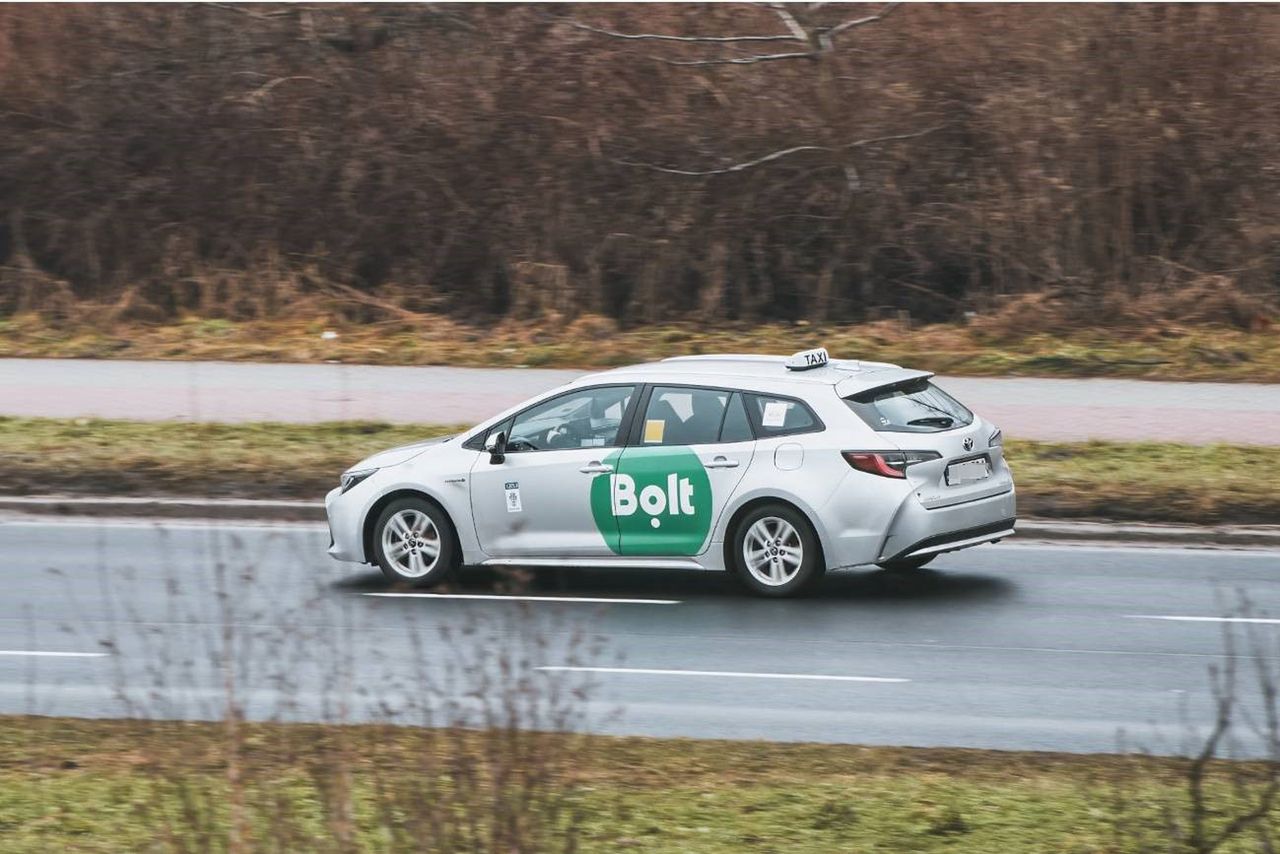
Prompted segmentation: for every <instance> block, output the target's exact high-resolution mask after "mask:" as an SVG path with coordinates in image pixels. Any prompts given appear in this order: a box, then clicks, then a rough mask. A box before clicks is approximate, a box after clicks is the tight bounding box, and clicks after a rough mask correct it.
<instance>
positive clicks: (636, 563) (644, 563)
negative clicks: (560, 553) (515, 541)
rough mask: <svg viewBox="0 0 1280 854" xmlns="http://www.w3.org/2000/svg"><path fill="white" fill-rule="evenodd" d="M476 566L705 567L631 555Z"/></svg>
mask: <svg viewBox="0 0 1280 854" xmlns="http://www.w3.org/2000/svg"><path fill="white" fill-rule="evenodd" d="M476 566H579V567H590V568H593V569H603V568H607V567H617V568H619V569H705V570H709V569H710V567H706V566H703V565H702V564H700V563H698V562H697V561H696V560H693V559H692V558H632V557H615V558H609V557H596V558H590V557H585V558H584V557H522V558H514V557H512V558H507V557H502V558H489V559H488V560H483V561H480V563H478V564H476Z"/></svg>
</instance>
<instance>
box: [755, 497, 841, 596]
mask: <svg viewBox="0 0 1280 854" xmlns="http://www.w3.org/2000/svg"><path fill="white" fill-rule="evenodd" d="M732 548H733V551H732V553H731V558H732V563H731V566H732V567H733V571H734V574H735V575H736V576H737V577H738V580H739V581H741V582H742V584H743V585H745V586H746V588H747V589H748V590H750V591H751V592H752V593H755V594H756V595H758V596H772V597H784V596H795V595H797V594H799V593H801V592H803V591H804V590H805V589H806V588H808V587H809V586H811V585H812V584H814V583H815V582H817V581H818V580H819V579H820V578H822V576H823V573H825V572H826V570H827V566H826V562H825V561H824V560H823V557H822V546H821V545H820V544H819V542H818V536H817V534H815V533H814V531H813V527H812V526H811V525H810V524H809V520H808V519H806V518H805V517H804V514H803V513H801V512H800V511H799V510H796V509H795V508H794V507H791V506H790V505H787V504H780V503H779V504H763V505H761V506H759V507H757V508H755V509H754V510H752V511H751V512H749V513H747V515H746V516H744V517H742V521H740V522H739V523H738V526H737V528H736V529H734V532H733V540H732Z"/></svg>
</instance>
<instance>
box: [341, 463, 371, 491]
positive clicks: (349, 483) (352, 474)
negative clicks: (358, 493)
mask: <svg viewBox="0 0 1280 854" xmlns="http://www.w3.org/2000/svg"><path fill="white" fill-rule="evenodd" d="M375 471H377V469H360V471H347V472H343V473H342V492H340V493H338V494H339V495H345V494H346V493H347V492H349V491H350V490H351V487H353V486H355V485H356V484H357V483H359V482H360V481H362V480H364V479H366V478H367V477H369V475H371V474H373V473H374V472H375Z"/></svg>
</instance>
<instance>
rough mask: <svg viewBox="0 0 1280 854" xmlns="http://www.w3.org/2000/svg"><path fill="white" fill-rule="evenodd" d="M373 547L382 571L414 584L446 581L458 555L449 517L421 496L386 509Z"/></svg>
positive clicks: (397, 579)
mask: <svg viewBox="0 0 1280 854" xmlns="http://www.w3.org/2000/svg"><path fill="white" fill-rule="evenodd" d="M373 549H374V557H375V558H376V559H377V562H378V566H379V567H381V569H382V574H383V575H385V576H386V577H387V578H389V579H390V580H391V581H394V582H396V583H398V584H408V585H410V586H412V587H428V586H430V585H433V584H438V583H439V582H441V581H443V580H444V579H445V578H446V577H447V576H448V575H449V573H450V572H452V571H453V569H454V567H455V565H456V563H457V555H458V543H457V538H456V537H455V536H454V534H453V526H452V525H450V524H449V519H448V517H446V516H445V514H444V511H442V510H441V509H440V508H439V507H437V506H435V505H434V504H432V503H431V502H429V501H425V500H423V499H421V498H401V499H398V500H396V501H392V502H391V503H390V504H388V505H387V506H386V508H385V509H383V511H382V513H381V514H380V515H379V516H378V521H377V524H376V525H375V526H374V529H373Z"/></svg>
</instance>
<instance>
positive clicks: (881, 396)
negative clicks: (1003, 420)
mask: <svg viewBox="0 0 1280 854" xmlns="http://www.w3.org/2000/svg"><path fill="white" fill-rule="evenodd" d="M844 402H845V403H846V404H847V405H848V407H849V408H850V409H852V410H853V411H854V412H855V413H857V415H858V417H859V418H861V419H862V420H863V421H865V422H866V423H867V426H868V427H870V428H871V429H872V430H877V431H879V432H881V433H937V432H939V431H942V430H953V429H955V428H956V427H964V426H967V425H969V424H972V423H973V413H972V412H970V411H969V410H968V409H966V408H965V407H964V405H963V404H962V403H960V401H958V400H956V399H955V398H954V397H952V396H951V395H949V394H947V393H946V392H945V391H943V390H942V389H940V388H938V387H937V386H936V385H934V384H933V383H931V382H929V380H928V379H927V378H921V379H918V380H909V381H907V382H904V383H895V384H894V385H890V386H882V387H881V388H874V389H871V390H870V391H864V392H861V393H859V394H855V395H852V396H851V397H846V398H844Z"/></svg>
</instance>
